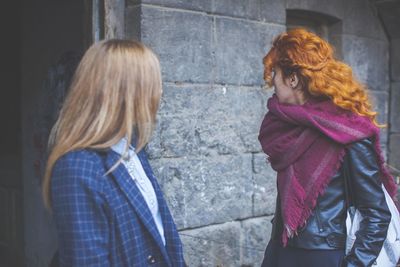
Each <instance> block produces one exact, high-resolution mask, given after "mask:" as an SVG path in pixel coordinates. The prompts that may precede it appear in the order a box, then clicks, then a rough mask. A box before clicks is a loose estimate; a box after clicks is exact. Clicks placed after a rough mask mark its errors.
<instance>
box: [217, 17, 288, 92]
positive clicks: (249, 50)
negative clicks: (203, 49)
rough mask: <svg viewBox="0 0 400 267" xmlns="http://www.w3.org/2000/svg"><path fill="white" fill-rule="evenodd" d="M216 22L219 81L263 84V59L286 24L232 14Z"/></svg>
mask: <svg viewBox="0 0 400 267" xmlns="http://www.w3.org/2000/svg"><path fill="white" fill-rule="evenodd" d="M215 23H216V26H215V33H214V38H215V40H214V42H215V46H216V50H215V57H216V58H215V60H216V73H215V75H216V77H215V82H216V83H219V84H221V83H222V84H235V85H263V84H264V81H263V64H262V59H263V57H264V56H265V54H266V53H267V52H268V50H269V48H270V46H271V43H272V40H273V38H274V37H275V36H276V35H278V34H279V33H281V32H283V31H285V27H284V26H279V25H268V26H267V25H266V24H263V23H255V22H249V21H242V20H234V19H228V18H216V19H215Z"/></svg>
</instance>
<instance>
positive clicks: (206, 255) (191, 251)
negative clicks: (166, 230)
mask: <svg viewBox="0 0 400 267" xmlns="http://www.w3.org/2000/svg"><path fill="white" fill-rule="evenodd" d="M271 218H272V217H271V216H269V217H259V218H254V219H247V220H243V221H241V222H227V223H224V224H219V225H213V226H206V227H202V228H199V229H193V230H186V231H181V232H180V235H181V238H182V241H183V243H184V252H185V259H186V261H187V263H188V265H189V266H193V267H199V266H204V267H205V266H207V267H208V266H260V265H261V262H262V259H263V256H264V251H265V248H266V246H267V242H268V240H269V239H270V235H271V223H270V221H271Z"/></svg>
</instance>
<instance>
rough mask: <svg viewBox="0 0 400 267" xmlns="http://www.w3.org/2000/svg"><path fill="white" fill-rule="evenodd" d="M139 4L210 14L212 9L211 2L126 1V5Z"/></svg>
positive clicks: (173, 0) (196, 0)
mask: <svg viewBox="0 0 400 267" xmlns="http://www.w3.org/2000/svg"><path fill="white" fill-rule="evenodd" d="M140 3H142V4H149V5H157V6H163V7H170V8H178V9H186V10H195V11H202V12H210V11H211V9H212V0H201V1H199V0H127V4H128V5H137V4H140Z"/></svg>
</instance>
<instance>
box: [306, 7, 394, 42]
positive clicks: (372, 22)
mask: <svg viewBox="0 0 400 267" xmlns="http://www.w3.org/2000/svg"><path fill="white" fill-rule="evenodd" d="M306 2H307V1H306ZM343 2H344V3H343V5H344V14H343V25H342V33H343V34H351V35H355V36H359V37H369V38H373V39H379V40H382V41H387V37H386V35H385V31H384V29H383V27H382V24H381V22H380V21H379V18H378V16H377V12H376V9H375V7H374V6H373V5H372V4H371V3H370V1H364V0H344V1H343ZM331 5H335V4H333V3H332V2H331V4H328V5H324V7H326V6H331ZM321 6H323V5H321ZM337 26H339V25H337Z"/></svg>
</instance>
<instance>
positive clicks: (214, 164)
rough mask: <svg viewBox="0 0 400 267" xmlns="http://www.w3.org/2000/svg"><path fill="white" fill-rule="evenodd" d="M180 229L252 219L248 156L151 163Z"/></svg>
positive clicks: (168, 160)
mask: <svg viewBox="0 0 400 267" xmlns="http://www.w3.org/2000/svg"><path fill="white" fill-rule="evenodd" d="M152 165H153V170H154V172H155V174H156V176H157V177H158V180H159V183H160V186H161V188H162V189H163V192H164V194H165V196H166V199H167V202H168V204H169V206H170V208H171V212H172V214H173V216H174V218H175V221H176V223H177V226H178V228H179V229H183V228H189V227H190V228H192V227H199V226H204V225H209V224H214V223H222V222H226V221H231V220H236V219H242V218H247V217H251V216H252V194H253V183H252V168H251V155H250V154H242V155H236V156H231V155H226V156H214V157H205V156H201V155H198V156H194V157H185V158H169V159H168V158H163V159H156V160H152Z"/></svg>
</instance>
